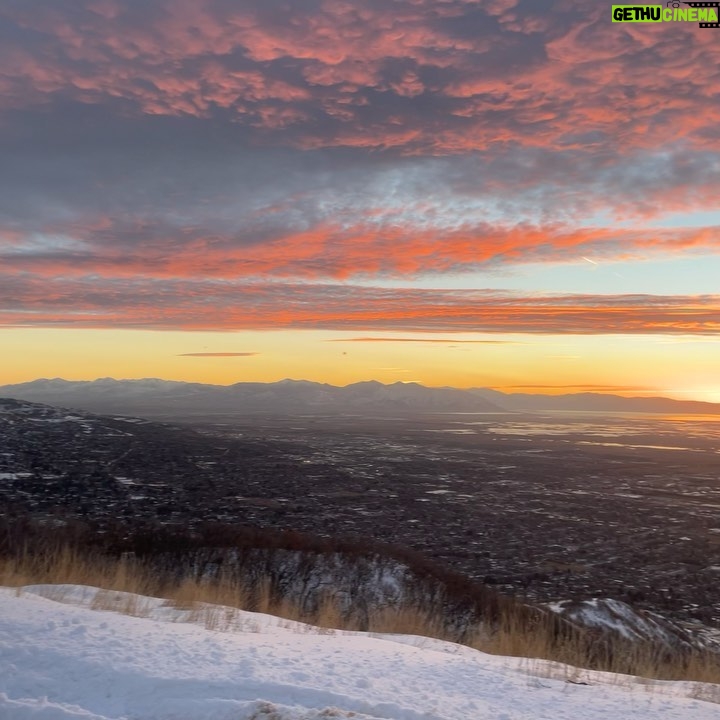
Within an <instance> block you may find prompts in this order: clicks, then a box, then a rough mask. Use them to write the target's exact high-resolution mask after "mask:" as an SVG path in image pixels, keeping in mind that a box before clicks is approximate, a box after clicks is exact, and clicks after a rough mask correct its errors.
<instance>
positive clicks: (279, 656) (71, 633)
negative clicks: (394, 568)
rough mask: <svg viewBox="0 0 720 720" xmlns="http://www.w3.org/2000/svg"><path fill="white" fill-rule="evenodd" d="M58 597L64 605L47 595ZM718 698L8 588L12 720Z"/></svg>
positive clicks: (284, 717) (649, 709) (205, 717)
mask: <svg viewBox="0 0 720 720" xmlns="http://www.w3.org/2000/svg"><path fill="white" fill-rule="evenodd" d="M58 593H60V594H63V595H64V598H63V602H62V603H61V602H57V601H56V600H52V599H49V598H48V597H47V596H49V595H55V596H57V595H58ZM42 595H44V596H45V597H43V596H42ZM99 607H102V608H104V609H103V610H98V609H97V608H99ZM113 608H114V609H116V610H124V611H126V612H127V611H132V612H134V613H135V614H136V615H139V617H135V616H129V615H125V614H119V613H117V612H113ZM581 682H582V683H583V684H579V683H581ZM584 683H587V684H584ZM716 689H718V688H716ZM712 696H713V688H707V687H703V686H699V685H696V684H693V683H660V682H653V683H648V682H643V683H641V682H639V681H636V680H634V679H632V678H627V677H621V676H614V675H609V674H604V673H593V672H587V671H575V670H573V669H571V668H563V667H561V666H557V665H552V664H550V663H544V662H540V661H527V660H517V659H516V660H513V659H510V658H501V657H493V656H489V655H485V654H483V653H480V652H477V651H474V650H471V649H469V648H465V647H462V646H459V645H453V644H449V643H443V642H440V641H436V640H429V639H427V638H418V637H411V636H377V637H373V636H370V635H367V634H362V633H357V634H351V633H340V632H332V631H323V630H320V629H317V628H312V627H309V626H305V625H301V624H298V623H292V622H289V621H284V620H280V619H278V618H274V617H270V616H265V615H257V614H253V613H245V612H241V611H233V610H230V609H228V608H217V607H215V608H212V607H210V608H208V607H206V608H204V609H203V610H202V611H200V610H198V609H195V610H178V609H176V608H171V607H168V606H167V605H166V604H165V603H164V601H162V600H158V599H153V598H144V597H140V596H131V595H127V594H124V593H102V592H101V593H100V594H98V591H96V590H95V589H92V588H82V587H65V588H61V589H60V590H58V589H57V588H53V587H50V586H44V587H36V588H28V589H26V590H25V591H23V592H18V591H16V590H15V589H10V588H0V718H2V719H3V720H30V719H32V720H34V719H36V718H37V719H38V720H106V719H108V720H109V719H113V720H321V719H322V718H353V719H354V720H379V719H380V718H384V719H386V720H465V719H467V720H530V719H532V720H539V719H547V720H550V719H551V718H552V719H553V720H563V719H565V718H568V719H569V718H572V719H573V720H574V719H575V718H578V717H582V718H583V720H601V719H602V720H610V719H612V720H623V719H627V720H629V719H630V718H632V719H633V720H650V719H651V718H652V719H653V720H663V719H667V720H670V719H677V720H680V719H683V720H710V718H717V717H718V715H719V714H720V708H719V706H718V705H717V704H714V703H712V702H710V701H709V699H707V698H711V697H712Z"/></svg>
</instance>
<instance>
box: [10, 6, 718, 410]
mask: <svg viewBox="0 0 720 720" xmlns="http://www.w3.org/2000/svg"><path fill="white" fill-rule="evenodd" d="M0 27H2V35H1V36H0V97H1V98H2V102H1V103H0V157H2V163H0V348H2V353H3V362H2V365H1V366H0V367H1V368H2V369H1V371H0V384H6V383H15V382H24V381H28V380H33V379H35V378H38V377H64V378H67V379H76V380H79V379H85V380H87V379H94V378H97V377H104V376H112V377H116V378H141V377H161V378H166V379H174V380H187V381H194V382H208V383H218V384H231V383H235V382H240V381H274V380H280V379H283V378H285V377H294V378H302V379H307V380H314V381H320V382H327V383H332V384H335V385H344V384H348V383H351V382H356V381H359V380H369V379H377V380H380V381H382V382H386V383H392V382H398V381H417V382H421V383H423V384H426V385H438V386H439V385H450V386H456V387H493V388H497V389H500V390H503V391H507V392H540V393H552V394H556V393H565V392H586V391H587V392H610V393H617V394H621V395H639V396H649V395H665V396H668V397H674V398H679V399H688V400H708V401H714V402H720V380H719V379H718V378H719V377H720V376H719V374H718V368H720V196H719V195H718V188H719V187H720V130H719V128H720V103H718V96H717V90H718V87H720V45H719V44H718V39H719V38H720V31H718V30H713V29H701V28H699V27H697V25H695V24H692V23H687V22H684V23H658V24H650V25H647V24H622V23H615V24H614V23H612V22H611V16H610V5H605V4H603V3H588V2H584V1H581V0H554V1H552V2H547V3H529V2H524V1H523V0H443V2H438V0H393V2H387V0H384V1H382V2H381V1H376V0H359V1H358V2H345V1H343V0H320V1H319V2H316V1H315V0H313V1H312V2H311V1H310V0H293V2H283V1H281V0H263V2H258V1H250V0H188V1H186V0H148V1H147V2H136V1H135V0H35V1H33V2H14V1H13V0H0Z"/></svg>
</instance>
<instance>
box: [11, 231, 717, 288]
mask: <svg viewBox="0 0 720 720" xmlns="http://www.w3.org/2000/svg"><path fill="white" fill-rule="evenodd" d="M74 231H75V234H77V235H79V236H80V237H81V238H82V241H81V242H80V245H82V248H78V247H76V246H75V244H70V246H69V247H68V249H67V250H63V249H62V248H58V247H56V246H53V247H51V248H49V249H48V251H47V252H43V250H42V248H33V249H32V250H29V251H27V252H23V251H22V249H20V250H18V249H17V248H14V249H11V251H9V252H6V253H4V254H3V252H2V249H1V248H0V259H2V260H3V262H4V264H5V266H6V267H8V268H13V269H14V270H15V271H16V272H31V273H33V274H37V275H42V276H46V277H55V276H84V275H87V274H90V273H92V274H98V275H102V276H106V277H133V276H143V277H157V278H173V277H175V278H194V277H212V278H227V279H235V278H258V277H277V278H280V279H293V278H295V279H297V278H306V279H323V278H340V279H347V278H351V277H358V276H372V275H385V276H407V275H420V274H423V273H438V272H448V271H453V272H458V271H468V270H474V269H477V268H481V267H484V266H496V265H505V264H511V263H518V262H562V261H573V260H578V259H581V258H582V257H583V256H587V255H592V257H594V258H598V259H603V258H606V259H619V258H623V259H631V258H633V257H638V256H641V255H642V254H643V253H646V252H648V251H652V252H656V253H667V254H677V253H678V252H687V251H693V250H697V251H700V250H705V251H710V252H714V251H716V250H717V247H718V241H719V240H720V237H719V233H720V230H719V229H718V228H716V227H710V228H678V229H647V230H642V229H622V230H620V229H617V230H616V229H609V228H587V229H570V228H567V227H564V226H560V225H555V226H553V225H549V226H545V227H537V226H532V225H518V226H515V227H503V226H492V225H487V224H483V225H478V226H475V227H466V228H461V229H458V230H445V231H443V230H441V229H432V228H431V229H425V228H415V227H412V226H408V227H401V226H397V225H391V224H380V225H379V226H372V225H364V226H363V225H361V226H355V227H342V226H337V225H331V224H329V223H328V224H323V225H319V226H317V227H315V228H313V229H311V230H307V231H303V232H296V233H294V234H284V235H280V236H279V237H276V238H269V239H267V240H266V241H265V242H263V243H252V242H250V240H251V238H248V239H247V241H244V239H243V238H242V237H240V238H235V237H232V236H226V237H222V236H214V237H203V236H202V235H201V234H200V233H198V232H197V231H191V232H185V233H177V231H173V230H171V229H169V228H168V229H167V230H164V229H163V228H162V227H160V228H157V229H153V228H147V229H145V228H138V229H133V230H132V231H131V234H130V235H127V232H128V231H127V229H125V228H124V227H123V226H122V225H120V226H119V227H117V229H116V230H115V231H114V232H110V233H109V236H110V237H113V236H114V237H115V238H116V240H115V243H114V244H112V245H111V244H109V243H106V242H97V241H95V242H94V241H93V240H94V234H95V233H94V232H93V231H92V230H90V229H85V228H83V227H81V226H76V227H75V229H74ZM163 232H173V233H174V234H175V236H171V237H163V236H162V233H163ZM145 233H147V234H148V235H149V237H146V236H145ZM158 234H159V237H155V236H156V235H158Z"/></svg>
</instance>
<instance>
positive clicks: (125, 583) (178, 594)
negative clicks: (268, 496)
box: [0, 546, 720, 699]
mask: <svg viewBox="0 0 720 720" xmlns="http://www.w3.org/2000/svg"><path fill="white" fill-rule="evenodd" d="M35 584H47V585H59V584H71V585H87V586H91V587H97V588H101V592H99V593H97V595H96V596H95V598H94V600H93V602H92V607H93V608H96V609H102V610H111V611H115V612H121V613H124V614H128V615H134V616H138V617H143V616H146V615H147V614H148V612H149V607H148V606H147V605H146V604H145V603H143V601H142V598H138V597H136V596H137V595H141V596H149V597H157V598H166V604H167V605H168V606H171V607H176V608H178V609H183V610H187V611H188V612H189V614H188V615H187V616H186V617H187V619H189V620H191V621H195V622H198V623H200V624H203V625H204V626H205V627H206V628H208V629H211V630H228V629H232V628H240V627H241V628H242V629H244V630H250V631H252V629H253V628H252V627H251V624H252V623H251V622H250V621H247V619H246V620H242V619H241V616H240V614H239V613H237V611H236V610H235V609H241V610H251V611H254V612H261V613H266V614H270V615H275V616H277V617H280V618H285V619H288V620H294V621H299V622H304V623H310V624H312V625H315V626H318V627H321V628H323V629H324V631H325V632H334V631H335V629H341V630H351V631H357V630H368V631H370V632H375V633H397V634H405V635H421V636H427V637H433V638H439V639H442V640H450V641H458V640H461V641H462V642H463V643H464V644H466V645H469V646H470V647H474V648H476V649H478V650H482V651H483V652H487V653H492V654H497V655H504V656H512V657H520V658H537V659H547V660H553V661H556V662H558V663H564V664H565V665H564V667H566V672H567V673H568V677H567V678H566V679H567V680H568V682H579V681H580V680H579V679H578V678H579V677H580V676H579V675H578V673H579V671H578V670H577V668H594V669H600V670H605V671H609V672H614V673H622V674H625V675H634V676H639V677H644V678H657V679H668V680H690V681H696V682H698V683H701V685H699V686H698V689H697V693H699V695H698V697H700V696H702V699H706V698H708V699H709V698H713V699H716V698H720V688H718V687H717V685H718V684H720V662H719V661H718V658H717V656H713V655H711V654H709V653H708V654H707V655H702V654H700V653H696V654H693V655H684V656H683V655H681V654H679V653H678V654H674V655H670V654H669V653H667V652H666V651H663V650H661V649H658V648H656V647H650V646H646V645H639V644H629V643H626V644H618V643H617V642H614V643H613V642H608V641H607V639H602V638H599V637H596V636H593V635H592V634H591V633H587V632H583V631H577V632H565V633H561V634H560V635H559V634H558V633H557V624H556V622H555V623H554V624H553V621H552V620H550V619H547V620H543V618H542V617H541V616H538V618H539V619H538V618H536V621H535V622H533V623H530V624H528V618H527V614H525V615H523V614H521V613H513V612H505V613H504V614H503V615H502V616H501V620H500V622H499V623H498V624H496V625H493V626H492V627H488V626H486V625H478V626H477V627H476V628H475V629H474V631H472V632H470V633H466V634H465V635H464V637H462V638H458V637H457V634H456V633H453V632H451V631H450V630H448V625H447V623H446V618H445V617H444V616H443V614H442V612H441V611H438V610H437V609H433V608H430V609H423V608H419V607H416V606H405V607H389V608H386V609H384V610H381V611H379V612H375V613H373V614H372V615H371V616H370V617H369V618H364V619H361V618H359V617H358V616H354V615H352V614H350V615H348V614H347V613H343V612H341V610H340V608H339V605H338V603H337V602H335V600H334V599H333V597H332V596H331V595H326V596H324V597H323V598H322V599H321V601H320V603H319V607H317V608H316V609H315V611H313V612H310V613H308V612H303V611H302V610H301V609H300V608H299V607H297V606H296V605H294V604H293V603H291V602H288V601H287V599H284V598H278V597H274V595H273V592H272V589H271V587H270V585H269V582H267V581H265V582H260V583H259V584H257V585H256V586H254V587H247V586H245V585H243V584H242V583H241V582H240V581H239V580H238V579H237V577H233V576H231V575H230V574H227V575H220V576H219V577H217V578H214V579H212V580H206V581H203V580H197V579H193V578H188V577H185V578H182V579H172V580H170V579H168V578H167V577H164V576H162V574H159V573H157V572H153V571H150V570H148V569H147V568H145V567H143V565H142V564H140V563H138V562H136V561H135V560H134V559H133V558H120V559H117V558H112V557H108V556H103V555H100V554H94V555H93V554H91V553H85V552H79V551H77V550H73V549H71V548H69V547H66V546H65V547H57V548H54V549H52V550H48V551H45V552H44V553H41V554H30V553H22V554H20V555H18V556H17V557H16V558H7V557H6V558H0V585H4V586H10V587H21V586H24V585H35ZM124 593H130V594H124ZM44 594H45V595H47V596H48V597H53V594H52V591H49V592H46V593H44ZM55 599H58V600H62V597H61V591H60V590H58V596H57V597H56V598H55ZM208 604H210V605H214V606H223V607H221V608H217V607H208ZM558 667H560V666H558ZM713 684H714V685H713Z"/></svg>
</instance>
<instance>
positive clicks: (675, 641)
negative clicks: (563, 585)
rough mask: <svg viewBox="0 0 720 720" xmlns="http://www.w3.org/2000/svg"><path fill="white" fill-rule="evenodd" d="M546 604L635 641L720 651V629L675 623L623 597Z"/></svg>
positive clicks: (575, 619)
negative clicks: (638, 606)
mask: <svg viewBox="0 0 720 720" xmlns="http://www.w3.org/2000/svg"><path fill="white" fill-rule="evenodd" d="M547 607H548V608H549V609H550V610H552V611H553V612H555V613H557V614H558V615H560V616H562V617H564V618H565V619H566V620H569V621H570V622H572V623H574V624H575V625H580V626H583V627H587V628H594V629H597V630H603V631H606V632H612V633H615V634H617V635H619V636H620V637H623V638H625V639H626V640H631V641H633V642H638V641H643V642H651V643H656V644H658V645H661V646H665V647H667V648H670V649H675V650H677V649H679V648H688V649H695V650H709V651H712V652H716V653H720V631H717V630H714V629H713V628H710V627H707V626H706V625H701V624H700V623H694V624H691V623H679V622H673V621H671V620H668V619H667V618H664V617H663V616H662V615H658V614H657V613H653V612H650V611H648V610H636V609H635V608H633V607H631V606H630V605H628V604H626V603H624V602H621V601H620V600H613V599H612V598H594V599H593V600H563V601H561V602H554V603H548V604H547Z"/></svg>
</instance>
